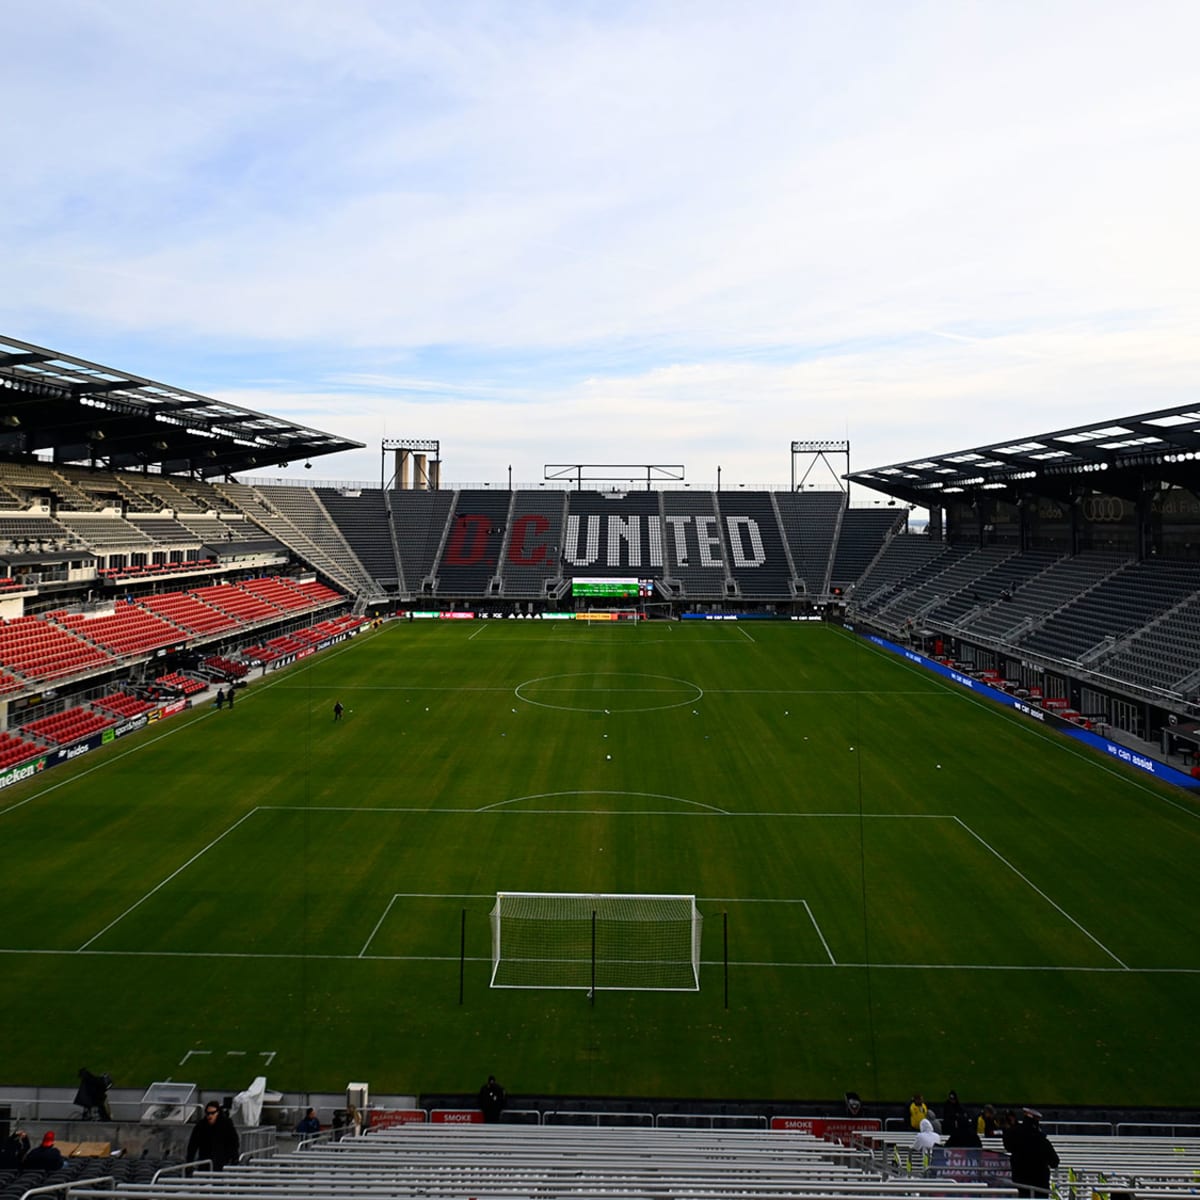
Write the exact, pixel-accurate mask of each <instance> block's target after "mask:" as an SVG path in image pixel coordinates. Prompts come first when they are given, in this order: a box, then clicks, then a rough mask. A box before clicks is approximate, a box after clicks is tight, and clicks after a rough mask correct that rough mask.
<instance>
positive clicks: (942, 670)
mask: <svg viewBox="0 0 1200 1200" xmlns="http://www.w3.org/2000/svg"><path fill="white" fill-rule="evenodd" d="M847 628H849V626H847ZM864 636H865V637H866V639H867V641H869V642H873V643H874V644H875V645H876V646H879V647H880V648H882V649H884V650H887V651H889V652H890V653H892V654H896V655H899V656H900V657H901V658H903V659H906V660H907V661H908V662H911V663H915V664H916V665H917V666H919V667H924V668H925V670H927V671H932V672H933V673H934V674H935V675H940V676H942V678H943V679H949V680H951V682H953V683H957V684H958V685H959V686H960V687H964V688H967V689H969V690H970V691H972V692H974V693H975V694H976V695H977V696H983V697H984V698H985V699H988V700H993V701H995V702H996V703H997V704H1003V705H1004V706H1005V707H1006V708H1011V709H1015V710H1016V711H1017V712H1019V713H1021V714H1022V715H1023V716H1026V717H1029V718H1031V719H1032V720H1035V721H1040V722H1041V723H1042V724H1043V725H1048V726H1050V728H1052V729H1057V730H1058V731H1059V733H1063V734H1066V736H1067V737H1070V738H1074V739H1075V740H1076V741H1077V742H1083V743H1084V745H1086V746H1091V748H1092V749H1093V750H1099V751H1101V752H1102V753H1104V754H1108V755H1111V756H1112V757H1113V758H1116V759H1119V760H1120V761H1121V762H1123V763H1128V764H1129V765H1130V766H1131V767H1136V768H1137V769H1138V770H1139V771H1145V772H1146V774H1147V775H1153V776H1154V777H1155V779H1161V780H1163V781H1164V782H1166V783H1172V784H1174V785H1175V786H1176V787H1182V788H1187V789H1189V790H1191V791H1195V790H1196V789H1200V779H1193V778H1192V777H1191V776H1190V775H1185V774H1184V773H1183V772H1182V771H1177V770H1176V769H1175V768H1174V767H1169V766H1167V765H1166V763H1161V762H1159V761H1158V760H1157V759H1154V758H1147V757H1146V756H1145V755H1144V754H1138V753H1137V751H1135V750H1130V749H1129V748H1128V747H1127V746H1122V745H1119V744H1118V743H1116V742H1113V741H1110V740H1109V739H1108V738H1105V737H1101V736H1100V735H1099V734H1096V733H1091V732H1089V731H1088V730H1086V729H1081V728H1080V727H1079V726H1078V725H1076V724H1074V723H1073V722H1071V721H1064V720H1063V719H1062V718H1061V717H1056V716H1055V715H1054V714H1053V713H1050V712H1043V711H1041V710H1040V709H1035V708H1034V706H1033V705H1031V704H1027V703H1026V702H1025V701H1023V700H1019V699H1018V698H1017V697H1016V696H1010V695H1009V694H1008V693H1007V692H1003V691H1000V689H999V688H994V687H988V685H987V684H986V683H983V682H982V681H981V680H978V679H972V678H971V676H970V675H964V674H963V673H962V672H961V671H956V670H955V669H954V668H953V667H948V666H946V665H945V664H944V663H940V662H937V661H936V660H934V659H932V658H926V657H925V655H923V654H918V653H917V652H916V651H914V650H909V649H907V648H906V647H904V646H898V645H896V643H895V642H889V641H888V640H887V639H886V638H882V637H879V636H878V635H877V634H874V633H868V634H866V635H864Z"/></svg>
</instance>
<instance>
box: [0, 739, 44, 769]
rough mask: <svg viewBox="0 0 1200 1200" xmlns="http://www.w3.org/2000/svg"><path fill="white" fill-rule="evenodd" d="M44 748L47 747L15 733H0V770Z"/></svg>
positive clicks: (38, 752) (30, 756) (22, 760)
mask: <svg viewBox="0 0 1200 1200" xmlns="http://www.w3.org/2000/svg"><path fill="white" fill-rule="evenodd" d="M43 749H45V747H44V746H42V745H40V744H39V743H37V742H29V741H26V740H25V739H24V738H23V737H19V736H18V735H17V734H15V733H0V770H4V769H5V768H6V767H13V766H16V764H17V763H19V762H24V761H25V760H26V759H27V758H33V757H34V755H36V754H40V753H41V751H42V750H43Z"/></svg>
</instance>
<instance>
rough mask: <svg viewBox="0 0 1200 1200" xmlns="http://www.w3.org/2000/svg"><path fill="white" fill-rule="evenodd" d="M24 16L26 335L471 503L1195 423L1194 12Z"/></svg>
mask: <svg viewBox="0 0 1200 1200" xmlns="http://www.w3.org/2000/svg"><path fill="white" fill-rule="evenodd" d="M13 9H14V11H13V12H11V13H9V14H8V20H9V24H10V30H9V36H10V43H11V44H13V45H20V46H21V47H22V53H20V54H18V55H14V56H12V61H11V63H10V64H7V65H6V71H5V73H4V75H3V76H2V77H0V103H2V104H3V105H4V107H5V109H6V111H9V112H20V113H21V114H23V117H24V119H23V120H22V121H21V122H19V123H18V122H14V123H12V129H11V131H10V134H9V137H8V139H7V141H6V149H7V150H8V151H9V156H8V158H9V161H10V163H12V164H13V167H14V169H13V170H12V171H11V173H10V174H11V181H10V184H9V186H8V187H7V188H6V190H5V194H4V195H2V196H0V228H2V229H3V230H5V231H6V235H7V236H6V237H5V244H6V287H5V289H4V290H3V292H0V330H3V331H5V332H9V333H12V334H13V335H15V336H17V337H21V338H25V339H27V340H31V341H36V342H42V343H44V344H48V345H51V346H53V347H55V348H58V349H61V350H64V351H66V352H68V353H78V354H80V355H83V356H84V357H96V358H99V359H100V360H101V361H109V362H111V363H112V364H113V365H115V366H118V367H121V368H123V369H128V370H131V371H135V372H139V373H151V371H150V368H149V367H148V366H147V364H146V363H145V362H144V361H142V359H141V358H140V357H136V356H141V355H144V354H145V346H146V345H147V344H150V343H153V344H157V345H159V346H161V347H162V350H161V352H159V353H156V354H154V355H153V361H154V363H155V364H156V370H155V372H154V373H157V374H158V376H159V377H160V378H163V379H165V380H166V381H167V382H170V383H174V384H177V385H178V386H182V387H189V388H199V389H200V390H208V391H212V392H218V391H219V392H220V394H222V395H225V396H227V397H229V398H235V397H241V402H244V403H248V404H252V405H253V406H255V407H261V408H264V409H267V410H268V411H273V412H279V413H281V414H282V415H285V416H293V417H295V419H297V420H301V421H303V422H304V423H306V424H310V425H317V426H319V427H322V428H325V427H327V428H329V429H330V430H332V431H335V432H338V433H341V434H344V435H346V436H350V437H357V438H359V439H361V440H363V441H364V442H368V443H370V444H372V446H374V445H377V443H378V440H379V438H380V437H381V436H382V435H383V433H384V432H385V430H384V428H383V426H384V425H386V427H387V428H386V432H389V433H391V434H399V433H402V432H407V431H409V430H413V431H415V436H440V437H442V439H443V441H444V450H445V454H446V458H447V463H446V477H447V478H450V479H469V478H480V479H483V478H493V479H497V478H500V472H501V469H502V468H505V467H507V465H508V462H509V461H510V460H511V459H513V458H517V459H518V460H521V459H522V458H523V459H524V467H523V473H524V475H525V476H526V477H528V476H529V475H530V474H531V473H533V472H538V473H540V466H541V464H542V463H543V462H547V461H560V460H562V459H563V458H564V457H565V458H571V457H575V456H578V455H582V454H585V453H586V454H588V455H590V456H595V457H598V458H601V459H602V460H608V461H616V460H617V457H619V458H620V459H625V458H629V457H635V458H637V459H638V460H645V459H651V460H663V461H676V460H680V459H682V460H684V461H686V462H688V463H689V468H690V469H694V470H696V471H698V472H707V473H708V474H709V475H715V467H716V464H717V463H718V462H721V463H722V466H723V467H725V468H726V469H731V470H735V471H736V472H738V473H739V474H743V475H745V476H746V478H747V480H751V479H753V480H756V481H763V482H767V481H775V482H781V481H783V480H785V479H786V477H787V471H788V466H789V463H788V457H787V446H788V443H789V442H790V440H791V439H792V438H796V437H820V436H829V437H844V436H849V437H850V438H851V440H852V441H853V442H854V444H855V447H856V448H855V465H856V466H863V467H865V466H871V465H879V464H881V463H883V462H888V461H897V460H901V459H904V458H906V457H911V456H914V455H917V454H921V453H925V452H934V451H938V450H948V449H953V448H957V447H960V446H966V445H969V444H971V443H973V442H979V441H988V440H1001V439H1003V438H1006V437H1008V436H1009V435H1012V434H1024V433H1032V432H1038V431H1041V430H1045V429H1048V428H1055V427H1059V426H1063V425H1068V424H1073V423H1076V422H1079V421H1083V420H1087V419H1090V418H1091V417H1093V416H1095V415H1097V414H1104V415H1107V414H1111V415H1119V414H1122V413H1131V412H1135V411H1139V410H1142V409H1145V408H1150V407H1158V406H1161V405H1166V404H1171V403H1176V402H1181V401H1182V400H1184V399H1190V398H1191V397H1190V394H1189V393H1190V391H1191V390H1192V387H1193V384H1194V381H1195V379H1196V367H1197V361H1196V360H1197V354H1196V352H1195V350H1194V349H1193V346H1192V343H1193V341H1194V329H1195V328H1196V324H1197V318H1198V317H1200V298H1198V287H1197V284H1196V280H1197V279H1200V241H1198V240H1197V239H1196V238H1195V236H1194V229H1193V226H1194V213H1195V211H1196V207H1197V200H1198V199H1200V197H1198V195H1197V193H1198V192H1200V167H1198V166H1197V160H1196V156H1195V154H1194V146H1195V145H1196V143H1197V140H1198V138H1200V83H1198V80H1197V75H1196V72H1195V70H1194V66H1193V62H1192V48H1193V47H1194V45H1195V43H1196V35H1197V34H1198V33H1200V10H1197V9H1196V8H1195V7H1194V6H1192V5H1190V4H1183V3H1178V4H1172V3H1150V4H1148V5H1146V6H1143V7H1142V8H1139V10H1138V12H1137V13H1136V14H1132V13H1131V12H1130V10H1129V9H1128V8H1127V7H1125V6H1116V5H1103V4H1100V5H1097V4H1094V3H1090V4H1075V3H1069V2H1066V0H1060V2H1058V3H1054V2H1051V3H1049V4H1038V5H1033V4H1019V3H1018V4H1013V5H998V4H997V5H986V4H985V5H974V6H969V7H968V6H962V5H957V4H940V3H933V4H922V3H908V4H884V3H882V2H880V3H876V4H864V5H861V6H858V7H857V8H853V7H849V6H845V5H840V4H833V3H824V4H805V5H796V4H791V3H783V2H782V0H780V2H771V0H762V2H759V3H752V4H750V5H749V6H743V7H741V8H738V9H736V10H735V9H733V8H731V7H730V6H728V5H725V4H715V3H692V4H682V3H658V4H654V3H650V4H645V5H637V6H634V5H610V6H591V5H576V6H564V5H560V4H553V3H544V4H538V3H529V4H521V5H516V4H499V3H495V4H482V3H478V4H467V5H463V6H457V5H456V6H445V5H434V4H419V3H390V2H389V3H384V2H383V0H355V2H353V3H347V4H339V5H338V6H334V7H331V6H329V5H326V4H318V3H316V2H315V0H304V2H291V3H282V2H279V3H260V4H255V5H250V6H245V5H233V4H232V3H223V2H221V0H213V2H212V3H210V4H206V5H204V6H199V7H197V6H162V5H158V4H152V3H150V2H149V0H108V3H86V4H85V3H83V2H82V0H79V2H77V3H75V2H71V0H57V2H56V0H51V3H49V4H38V5H36V6H34V5H33V4H32V3H31V0H20V2H19V3H18V4H16V5H15V6H13ZM89 347H94V349H91V350H89ZM227 352H231V353H232V354H233V355H235V356H236V361H237V364H238V368H239V370H240V371H241V375H240V377H238V378H230V377H228V373H226V374H224V375H221V374H219V373H218V372H216V371H215V370H214V368H213V367H212V365H211V364H212V360H213V359H215V358H217V357H222V356H224V355H225V354H226V353H227ZM131 355H135V357H131ZM333 364H340V366H339V367H335V366H334V365H333ZM397 372H399V373H401V374H402V375H403V376H404V377H405V378H406V379H408V380H411V381H413V382H410V383H405V384H404V385H403V386H402V387H401V388H400V389H399V390H397V389H395V388H394V387H392V386H390V384H389V383H388V382H387V380H388V379H389V378H390V377H392V376H394V375H395V374H396V373H397ZM351 376H355V378H354V379H353V380H351V379H350V377H351ZM264 378H265V379H273V380H277V382H276V383H274V384H272V385H269V386H266V387H260V386H256V385H254V383H253V381H255V380H259V379H264ZM372 380H374V381H375V382H374V383H373V382H372ZM417 381H423V382H417ZM351 383H352V386H350V384H351ZM318 397H322V399H321V400H320V402H319V403H318V399H317V398H318ZM339 397H340V398H339ZM314 413H315V414H317V415H316V416H314V415H313V414H314ZM531 414H536V419H534V418H532V417H531ZM318 417H319V419H318ZM361 457H362V460H363V463H364V464H366V465H368V466H369V469H368V470H364V471H362V472H361V474H359V476H358V477H365V478H372V477H374V476H375V474H376V473H377V461H376V462H374V463H373V464H372V460H373V459H374V460H377V457H378V456H377V454H376V453H375V452H374V451H370V452H364V454H363V455H362V456H361ZM351 461H352V462H354V463H355V464H357V460H351ZM693 464H694V467H693ZM355 471H356V472H357V471H358V467H357V465H356V466H355ZM534 477H536V475H535V476H534Z"/></svg>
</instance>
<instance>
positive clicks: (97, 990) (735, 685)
mask: <svg viewBox="0 0 1200 1200" xmlns="http://www.w3.org/2000/svg"><path fill="white" fill-rule="evenodd" d="M336 700H340V701H341V702H342V704H343V705H345V708H346V713H345V717H344V719H343V720H342V721H341V722H340V723H337V724H335V723H334V721H333V718H332V708H333V704H334V702H335V701H336ZM609 755H611V758H609V757H608V756H609ZM1198 818H1200V811H1198V809H1197V807H1196V804H1195V800H1194V799H1193V798H1189V797H1187V796H1184V795H1181V794H1179V793H1177V792H1174V791H1171V790H1169V789H1166V788H1164V787H1160V786H1158V785H1156V784H1155V783H1154V782H1153V781H1149V780H1147V779H1146V778H1144V777H1142V776H1138V775H1135V774H1132V773H1128V772H1126V771H1125V769H1124V768H1122V767H1120V766H1118V765H1117V764H1115V763H1113V762H1110V761H1105V760H1103V759H1101V758H1100V757H1098V756H1096V755H1094V754H1092V753H1090V752H1088V751H1086V750H1084V749H1082V748H1081V747H1079V746H1077V745H1075V744H1073V743H1072V742H1070V741H1069V740H1067V739H1065V738H1062V737H1060V736H1058V735H1054V734H1051V733H1049V732H1047V731H1045V730H1042V729H1040V728H1038V727H1036V726H1035V725H1033V724H1032V723H1031V722H1028V721H1026V720H1024V719H1022V718H1020V717H1018V716H1015V715H1011V714H1009V713H1007V712H1006V711H1003V710H1001V709H999V708H997V707H994V706H992V705H989V704H987V703H985V702H982V701H980V700H978V699H977V698H975V697H972V696H970V695H967V694H966V693H964V692H962V691H961V690H959V689H956V688H955V687H954V686H953V685H950V684H947V683H944V682H942V681H941V680H939V679H936V678H934V677H932V676H931V675H929V674H927V673H924V672H922V671H921V670H920V669H919V668H916V667H913V666H911V665H909V664H907V663H905V662H903V661H901V660H899V659H897V658H895V657H893V656H891V655H888V654H886V653H884V652H882V651H879V650H877V649H876V648H874V647H873V646H871V645H870V644H869V643H866V642H863V641H861V640H858V639H856V638H854V637H853V636H852V635H850V634H848V633H845V632H844V631H841V630H839V629H836V628H834V627H830V626H820V625H799V624H768V623H756V624H743V625H738V624H731V623H711V624H710V623H701V622H682V623H671V624H668V623H661V624H660V623H649V624H643V625H641V626H636V627H634V626H625V625H622V626H596V625H585V624H583V623H574V622H573V623H561V624H557V623H548V622H529V623H525V622H513V621H508V622H500V621H497V622H487V623H476V622H441V623H433V622H428V623H424V622H414V623H397V624H392V625H389V626H387V627H385V628H383V629H382V630H380V631H377V632H374V633H371V634H368V635H364V636H363V637H360V638H358V639H356V640H355V641H353V642H351V643H348V644H346V645H344V646H341V647H338V648H335V649H334V650H332V651H330V652H328V653H326V654H324V655H321V656H319V657H317V658H315V659H312V660H309V661H307V662H306V663H303V664H298V665H296V666H294V667H291V668H289V669H287V670H284V671H281V672H278V673H275V674H271V675H269V676H267V677H266V678H264V679H261V680H260V679H257V678H256V679H255V680H254V681H253V682H252V683H251V686H250V687H249V689H248V690H247V691H245V692H243V693H240V695H239V700H238V704H237V706H236V708H235V709H234V711H232V712H228V711H225V712H217V711H215V710H214V709H212V708H210V707H205V708H202V709H197V710H194V711H192V712H190V713H188V714H185V715H183V716H181V717H179V718H176V719H173V720H171V721H169V722H166V723H164V724H162V725H158V726H152V727H151V728H150V729H149V730H147V731H146V732H144V733H143V734H140V735H136V736H135V737H132V738H127V739H123V740H122V741H121V742H119V743H116V744H114V745H112V746H110V747H107V748H106V749H104V750H101V751H97V752H93V753H92V754H89V755H87V756H85V757H84V758H81V759H79V760H78V761H77V762H75V763H73V764H71V765H70V766H68V767H64V768H61V769H59V770H56V771H54V772H51V773H50V774H48V775H45V776H43V777H41V778H39V779H35V780H32V781H30V782H28V783H26V784H23V785H20V786H18V787H15V788H12V789H9V790H8V791H6V792H4V793H3V794H2V795H0V845H2V847H3V849H2V851H0V853H2V855H3V864H4V866H3V874H2V879H3V898H4V914H5V920H4V930H3V933H0V971H2V973H3V975H2V978H3V988H2V994H3V1001H4V1012H5V1026H6V1030H7V1036H6V1039H5V1042H6V1047H5V1055H4V1058H5V1067H4V1073H5V1075H6V1076H7V1079H6V1082H9V1083H14V1084H21V1083H28V1084H34V1083H55V1082H61V1083H62V1084H64V1085H65V1084H69V1083H70V1082H71V1081H72V1080H73V1079H74V1075H75V1070H76V1068H77V1067H78V1066H79V1065H80V1063H87V1064H88V1065H89V1066H91V1067H92V1068H93V1069H95V1070H107V1071H109V1072H111V1074H112V1075H113V1077H114V1079H115V1080H116V1082H117V1084H118V1085H122V1086H140V1085H143V1084H148V1083H149V1082H151V1081H153V1080H161V1079H169V1078H173V1079H186V1080H190V1081H194V1082H197V1083H199V1084H200V1085H201V1086H202V1087H205V1088H217V1089H226V1090H235V1089H238V1088H241V1087H244V1086H246V1084H247V1083H248V1082H249V1080H250V1079H251V1078H252V1077H253V1076H254V1075H257V1074H260V1073H262V1074H266V1075H267V1077H268V1079H269V1081H270V1084H271V1086H273V1087H277V1088H282V1089H284V1090H304V1089H307V1090H336V1089H340V1088H342V1087H343V1086H344V1085H345V1083H346V1082H347V1080H351V1079H365V1080H368V1081H370V1083H371V1086H372V1088H373V1090H374V1091H375V1092H376V1093H380V1092H399V1093H407V1092H423V1091H469V1090H473V1089H474V1088H475V1087H476V1086H478V1083H479V1081H480V1079H482V1078H483V1077H484V1076H485V1075H486V1074H487V1073H488V1072H494V1073H495V1074H496V1075H497V1076H498V1077H499V1078H501V1079H503V1080H504V1082H505V1083H506V1084H507V1086H508V1087H509V1088H510V1089H511V1090H513V1091H515V1092H518V1093H520V1092H544V1093H558V1094H596V1095H647V1096H663V1097H665V1096H687V1097H695V1098H734V1099H776V1100H779V1099H788V1098H794V1099H802V1098H832V1097H838V1096H840V1095H841V1093H842V1092H843V1091H844V1090H846V1089H853V1090H856V1091H858V1092H859V1093H860V1094H861V1095H862V1096H863V1097H864V1098H866V1099H868V1100H871V1099H899V1098H901V1097H904V1096H906V1095H908V1094H910V1093H911V1092H912V1091H914V1090H921V1091H924V1092H925V1093H926V1094H927V1095H933V1096H939V1095H944V1094H945V1092H946V1090H947V1089H949V1088H951V1087H955V1088H957V1089H958V1090H959V1091H960V1093H962V1094H963V1095H964V1096H967V1097H974V1098H976V1099H978V1100H988V1099H990V1100H993V1101H995V1102H997V1103H1010V1102H1012V1103H1015V1102H1020V1101H1022V1100H1026V1099H1029V1100H1034V1099H1036V1100H1038V1101H1042V1102H1047V1103H1084V1104H1086V1103H1092V1104H1117V1103H1120V1104H1146V1105H1186V1104H1189V1103H1194V1101H1195V1084H1194V1079H1195V1062H1196V1059H1197V1050H1198V1049H1200V1037H1198V1035H1197V1033H1196V1025H1197V1022H1196V1013H1197V1011H1198V1010H1200V937H1198V936H1197V934H1198V932H1200V930H1198V926H1200V921H1198V919H1197V900H1198V899H1200V887H1198V885H1197V878H1198V876H1197V867H1198V865H1200V820H1198ZM498 890H503V891H522V890H523V891H570V892H683V893H694V894H695V895H696V896H697V898H698V903H699V906H700V909H701V911H702V912H703V913H704V916H705V925H704V935H703V948H702V958H703V965H702V967H701V973H700V978H701V987H700V990H699V992H695V993H675V992H673V993H649V992H601V993H600V994H599V995H598V996H597V997H596V1003H595V1005H594V1006H593V1005H591V1004H589V1003H588V1000H587V996H586V994H585V993H583V992H579V991H526V990H499V989H491V988H489V986H488V980H489V975H490V968H491V963H490V944H491V943H490V928H489V922H488V912H489V910H490V908H491V906H492V901H493V897H494V896H495V893H496V892H497V891H498ZM464 911H465V913H466V918H465V931H466V934H465V949H466V965H465V975H464V979H463V983H464V987H463V997H462V1003H461V1004H460V1002H459V983H460V958H459V951H460V932H461V930H462V928H463V915H462V914H463V912H464ZM726 928H727V930H728V959H729V969H728V975H727V976H726V973H725V970H724V967H723V958H724V954H725V948H724V941H723V931H724V930H725V929H726ZM726 985H727V986H728V1003H727V1004H726Z"/></svg>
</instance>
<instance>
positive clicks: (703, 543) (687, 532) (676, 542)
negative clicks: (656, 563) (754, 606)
mask: <svg viewBox="0 0 1200 1200" xmlns="http://www.w3.org/2000/svg"><path fill="white" fill-rule="evenodd" d="M715 499H716V494H715V493H714V492H694V493H693V492H663V494H662V502H663V532H662V537H663V543H664V549H665V552H666V560H667V563H668V564H669V565H668V571H669V573H670V575H671V578H672V579H675V580H677V581H678V582H679V583H681V584H683V595H684V596H686V597H687V598H688V599H690V600H720V599H721V598H722V597H724V596H726V595H727V594H729V593H728V591H727V589H726V586H725V583H726V580H727V578H728V564H729V543H728V540H727V539H726V536H725V528H724V526H723V524H722V522H721V518H720V517H719V516H718V515H717V510H716V504H715ZM648 573H649V574H653V572H648Z"/></svg>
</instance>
